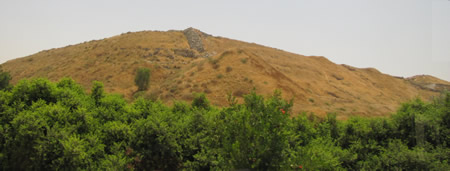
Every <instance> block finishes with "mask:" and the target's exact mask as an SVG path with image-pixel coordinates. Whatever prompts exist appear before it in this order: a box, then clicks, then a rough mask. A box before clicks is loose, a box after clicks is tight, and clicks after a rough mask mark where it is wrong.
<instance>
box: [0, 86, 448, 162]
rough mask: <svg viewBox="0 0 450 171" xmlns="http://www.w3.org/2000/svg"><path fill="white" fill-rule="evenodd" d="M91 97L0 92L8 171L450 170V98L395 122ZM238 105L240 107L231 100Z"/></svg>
mask: <svg viewBox="0 0 450 171" xmlns="http://www.w3.org/2000/svg"><path fill="white" fill-rule="evenodd" d="M91 92H92V93H91V94H86V93H85V92H84V91H83V89H82V88H81V87H80V85H78V84H76V83H75V82H74V81H73V80H71V79H62V80H61V81H59V82H58V83H51V82H49V81H47V80H45V79H34V80H22V81H20V82H19V83H18V84H16V85H15V86H14V87H12V88H10V89H8V90H3V91H0V123H1V125H0V145H1V146H0V166H1V169H2V170H80V169H81V170H133V169H136V170H157V169H158V170H183V169H186V170H233V169H256V170H296V169H306V170H339V169H348V170H362V169H367V170H398V169H404V170H446V169H448V168H449V156H450V148H449V143H450V94H449V93H445V94H443V96H442V97H440V98H438V99H436V100H435V101H434V102H431V103H425V102H422V101H421V100H414V101H411V102H409V103H406V104H403V105H402V107H401V108H400V109H399V110H398V112H397V114H395V115H393V116H392V117H391V118H376V119H367V118H352V119H349V120H347V121H337V120H336V116H335V115H332V114H330V115H328V117H326V118H323V119H321V118H318V117H315V116H314V115H309V116H306V115H300V116H298V117H294V118H290V114H291V110H290V109H291V107H292V103H291V102H287V101H285V100H283V99H282V98H281V94H280V93H279V92H275V93H274V95H272V96H271V97H268V98H267V99H265V98H263V97H262V96H260V95H257V94H255V93H254V92H253V93H250V94H248V95H246V96H245V102H244V104H237V103H235V100H230V106H229V107H224V108H217V107H214V106H211V105H210V104H209V102H208V100H207V99H206V98H205V96H204V95H202V94H198V95H196V96H195V99H194V100H193V103H192V104H191V105H188V104H186V103H185V102H174V105H173V106H171V107H169V106H166V105H164V104H162V103H161V102H159V101H150V100H145V99H137V100H135V101H134V102H133V103H131V104H129V103H127V102H126V101H125V100H124V99H123V98H122V97H121V96H119V95H110V94H105V93H104V91H103V85H102V84H101V83H99V82H95V83H94V85H93V88H92V91H91ZM229 99H232V98H231V97H229Z"/></svg>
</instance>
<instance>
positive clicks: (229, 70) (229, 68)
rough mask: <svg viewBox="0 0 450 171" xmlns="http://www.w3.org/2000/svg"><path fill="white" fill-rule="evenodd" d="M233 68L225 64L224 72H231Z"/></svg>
mask: <svg viewBox="0 0 450 171" xmlns="http://www.w3.org/2000/svg"><path fill="white" fill-rule="evenodd" d="M232 70H233V68H231V67H230V66H227V68H226V70H225V71H226V72H231V71H232Z"/></svg>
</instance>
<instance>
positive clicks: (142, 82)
mask: <svg viewBox="0 0 450 171" xmlns="http://www.w3.org/2000/svg"><path fill="white" fill-rule="evenodd" d="M149 82H150V69H148V68H139V69H138V70H137V73H136V77H135V78H134V83H135V84H136V85H137V86H138V91H145V90H147V89H148V85H149Z"/></svg>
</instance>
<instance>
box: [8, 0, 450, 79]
mask: <svg viewBox="0 0 450 171" xmlns="http://www.w3.org/2000/svg"><path fill="white" fill-rule="evenodd" d="M0 23H1V24H0V63H3V62H5V61H7V60H10V59H14V58H18V57H24V56H28V55H31V54H34V53H37V52H39V51H41V50H45V49H51V48H58V47H63V46H66V45H71V44H77V43H81V42H84V41H89V40H93V39H102V38H106V37H111V36H114V35H118V34H121V33H124V32H128V31H142V30H170V29H177V30H182V29H185V28H187V27H195V28H198V29H200V30H202V31H203V32H206V33H209V34H212V35H215V36H222V37H228V38H232V39H238V40H243V41H246V42H254V43H258V44H262V45H266V46H271V47H275V48H278V49H283V50H286V51H290V52H294V53H298V54H303V55H317V56H325V57H327V58H328V59H330V60H331V61H333V62H335V63H338V64H349V65H352V66H355V67H374V68H377V69H378V70H380V71H381V72H383V73H387V74H390V75H394V76H405V77H409V76H413V75H418V74H429V75H434V76H437V77H440V78H442V79H445V80H449V81H450V0H277V1H275V0H272V1H268V0H225V1H212V0H193V1H187V0H179V1H171V0H154V1H136V0H128V1H113V0H104V1H95V0H76V1H64V0H39V1H36V0H28V1H24V0H0Z"/></svg>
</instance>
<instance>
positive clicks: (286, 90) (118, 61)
mask: <svg viewBox="0 0 450 171" xmlns="http://www.w3.org/2000/svg"><path fill="white" fill-rule="evenodd" d="M2 67H3V68H4V70H6V71H9V72H10V73H11V76H12V77H13V80H12V82H13V83H17V81H18V80H20V79H23V78H33V77H46V78H48V79H50V80H54V81H56V80H59V79H61V78H62V77H71V78H73V79H74V80H76V81H77V82H79V83H80V84H81V85H82V86H83V87H84V88H85V89H86V90H89V89H90V87H91V84H92V81H94V80H98V81H101V82H103V83H104V84H105V90H106V91H108V92H112V93H118V94H123V95H124V96H125V97H126V98H127V99H129V100H132V99H133V95H134V94H135V92H136V90H137V87H136V86H135V85H134V81H133V80H134V76H135V72H136V70H137V68H140V67H146V68H150V69H151V81H150V88H149V90H148V91H146V92H145V93H144V96H147V97H150V98H160V99H161V100H163V101H164V102H166V103H169V104H170V103H172V102H173V100H187V101H189V100H192V98H193V96H192V93H194V92H204V93H206V94H207V97H208V98H209V99H210V101H211V102H212V103H213V104H215V105H219V106H224V105H227V94H228V93H229V92H232V93H233V95H234V96H236V97H238V100H240V101H242V96H243V95H245V94H247V93H249V92H250V91H251V90H252V89H253V88H255V89H256V92H257V93H259V94H272V92H273V91H274V90H275V89H280V90H281V91H282V92H283V96H284V98H288V99H290V98H293V99H294V101H293V102H294V108H293V113H298V112H302V111H311V112H315V113H316V114H318V115H322V116H323V115H325V114H326V113H327V112H337V113H338V119H345V118H347V117H349V116H352V115H359V116H386V115H389V114H391V113H392V112H394V111H395V110H396V109H397V108H398V106H399V104H400V103H401V102H404V101H407V100H410V99H412V98H415V97H421V98H423V99H425V100H427V99H430V98H432V97H433V96H437V95H439V91H440V90H442V89H446V88H447V87H448V86H449V85H450V83H449V82H447V81H443V80H440V79H438V78H434V77H432V76H417V77H412V78H406V79H405V78H399V77H393V76H390V75H387V74H383V73H380V72H379V71H377V70H376V69H373V68H356V67H352V66H348V65H337V64H335V63H333V62H331V61H329V60H328V59H326V58H325V57H319V56H303V55H298V54H293V53H289V52H286V51H282V50H278V49H274V48H270V47H265V46H261V45H257V44H253V43H246V42H242V41H237V40H232V39H228V38H223V37H215V36H211V35H208V34H206V33H203V32H201V31H199V30H196V29H193V28H188V29H186V30H183V31H167V32H161V31H142V32H133V33H125V34H121V35H118V36H114V37H111V38H106V39H102V40H94V41H89V42H84V43H81V44H77V45H70V46H66V47H63V48H57V49H50V50H44V51H41V52H39V53H36V54H33V55H30V56H27V57H23V58H18V59H14V60H11V61H8V62H6V63H4V64H2Z"/></svg>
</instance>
